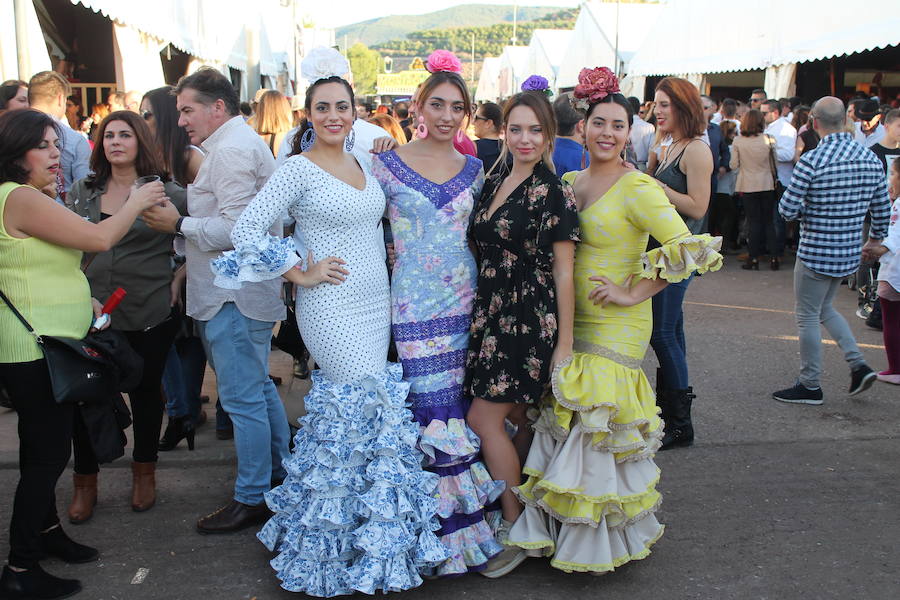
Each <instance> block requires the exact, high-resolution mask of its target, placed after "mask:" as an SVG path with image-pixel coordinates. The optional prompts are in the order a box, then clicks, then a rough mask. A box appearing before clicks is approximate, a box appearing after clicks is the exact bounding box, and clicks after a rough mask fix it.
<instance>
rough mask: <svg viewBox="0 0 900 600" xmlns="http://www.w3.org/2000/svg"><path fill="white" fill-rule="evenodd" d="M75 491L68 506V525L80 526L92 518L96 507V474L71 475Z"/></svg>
mask: <svg viewBox="0 0 900 600" xmlns="http://www.w3.org/2000/svg"><path fill="white" fill-rule="evenodd" d="M72 480H73V481H74V486H75V491H74V494H73V495H72V504H70V505H69V523H72V524H73V525H81V524H82V523H84V522H86V521H88V520H90V518H91V517H93V516H94V507H95V506H96V505H97V473H94V474H93V475H79V474H78V473H73V474H72Z"/></svg>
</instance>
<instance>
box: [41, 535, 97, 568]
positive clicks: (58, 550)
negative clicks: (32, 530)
mask: <svg viewBox="0 0 900 600" xmlns="http://www.w3.org/2000/svg"><path fill="white" fill-rule="evenodd" d="M41 551H42V552H43V553H44V555H46V556H55V557H56V558H58V559H60V560H61V561H63V562H67V563H69V564H80V563H87V562H92V561H95V560H97V559H98V558H99V557H100V553H99V552H98V551H97V549H96V548H91V547H90V546H85V545H84V544H79V543H78V542H76V541H75V540H73V539H72V538H70V537H69V536H67V535H66V532H65V531H63V528H62V526H60V525H57V526H56V527H54V528H52V529H50V530H49V531H43V532H41Z"/></svg>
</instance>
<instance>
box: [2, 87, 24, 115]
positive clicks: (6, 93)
mask: <svg viewBox="0 0 900 600" xmlns="http://www.w3.org/2000/svg"><path fill="white" fill-rule="evenodd" d="M20 87H22V86H20V85H19V84H18V83H11V84H8V85H4V86H0V110H5V109H6V103H7V102H9V101H10V100H12V99H13V98H15V97H16V96H17V95H18V94H19V88H20Z"/></svg>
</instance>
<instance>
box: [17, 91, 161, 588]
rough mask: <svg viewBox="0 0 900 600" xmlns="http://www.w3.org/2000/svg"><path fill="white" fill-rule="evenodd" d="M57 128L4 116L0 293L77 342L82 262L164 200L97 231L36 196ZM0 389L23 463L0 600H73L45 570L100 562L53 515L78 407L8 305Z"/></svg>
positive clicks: (85, 291) (83, 308) (67, 582)
mask: <svg viewBox="0 0 900 600" xmlns="http://www.w3.org/2000/svg"><path fill="white" fill-rule="evenodd" d="M61 93H62V92H61ZM58 128H59V125H58V124H57V123H56V122H55V121H54V120H53V119H52V118H51V117H50V116H48V115H46V114H44V113H41V112H38V111H35V110H18V111H11V112H7V113H4V114H3V115H0V290H2V291H3V293H4V294H6V296H7V297H8V298H9V299H10V301H11V302H12V303H13V305H15V306H16V308H17V309H18V310H19V311H20V312H21V313H22V315H23V316H24V317H25V319H27V320H28V321H29V322H30V323H31V325H32V327H34V329H35V331H36V333H38V334H43V335H55V336H65V337H73V338H81V337H84V335H85V334H87V332H88V329H89V327H90V325H91V322H92V316H93V315H98V314H99V312H100V305H99V303H98V302H97V301H96V300H92V299H91V297H90V291H89V288H88V283H87V280H86V279H85V277H84V274H83V273H82V272H81V270H80V268H79V267H80V262H81V255H82V252H102V251H105V250H108V249H109V248H111V247H112V246H113V245H115V244H116V242H118V241H119V240H120V239H121V238H122V236H124V235H125V233H126V232H127V231H128V229H129V227H130V226H131V224H132V223H133V222H134V220H135V218H137V216H138V215H139V214H140V213H141V212H142V211H143V210H146V209H147V208H149V207H150V206H152V205H153V204H155V203H158V202H161V201H163V200H164V199H165V192H164V190H163V186H162V184H161V183H157V184H155V185H152V186H151V185H147V186H144V187H142V188H140V191H139V193H134V194H131V197H130V198H129V200H128V202H126V203H125V206H123V208H122V210H120V211H119V212H118V213H117V214H116V215H114V216H112V217H110V218H109V219H106V220H105V221H103V222H102V223H98V224H94V223H89V222H87V221H85V220H84V219H82V218H81V217H79V216H78V215H76V214H75V213H73V212H71V211H69V210H67V209H66V208H65V207H64V206H61V205H60V204H57V203H56V202H55V201H54V200H53V199H51V198H49V197H47V196H46V195H44V194H42V193H41V192H39V191H38V190H40V189H42V188H44V187H46V186H48V185H50V184H53V182H54V181H56V176H57V171H58V170H59V160H60V152H59V129H58ZM92 303H93V310H92ZM0 385H2V386H3V387H5V388H6V390H7V392H8V393H9V397H10V399H11V400H12V403H13V406H14V407H15V409H16V412H17V413H18V418H19V426H18V428H19V457H20V465H19V469H20V479H19V483H18V485H17V487H16V492H15V499H14V501H13V513H12V522H11V524H10V533H9V544H10V552H9V564H8V565H7V566H5V567H4V568H3V573H2V575H0V597H4V598H5V597H10V598H18V597H22V598H31V597H39V598H60V597H65V596H69V595H71V594H73V593H76V592H77V591H79V590H80V589H81V583H80V582H79V581H77V580H74V579H61V578H58V577H54V576H52V575H50V574H48V573H47V572H45V571H44V570H43V569H42V568H41V566H40V562H39V561H40V560H41V559H42V558H43V557H45V556H54V557H57V558H60V559H62V560H64V561H66V562H88V561H91V560H95V559H96V558H97V557H98V556H99V554H98V552H97V550H95V549H94V548H90V547H88V546H84V545H82V544H78V543H76V542H74V541H72V540H71V539H69V537H68V536H66V534H65V533H64V532H63V530H62V528H61V527H60V526H59V517H58V516H57V514H56V497H55V493H54V489H55V488H56V482H57V480H58V479H59V476H60V474H61V473H62V471H63V469H65V466H66V463H67V462H68V460H69V454H70V451H71V447H72V423H73V405H70V404H67V405H63V404H56V403H55V402H54V400H53V393H52V390H51V388H50V377H49V373H48V371H47V364H46V362H45V361H44V359H43V355H42V354H41V350H40V348H39V347H38V345H37V342H36V341H35V339H34V337H33V336H31V335H30V334H29V333H28V332H27V331H26V330H25V327H24V326H23V325H22V323H21V322H19V320H18V319H16V317H15V316H14V315H13V314H12V312H11V311H10V309H9V308H8V307H7V306H6V304H5V303H0Z"/></svg>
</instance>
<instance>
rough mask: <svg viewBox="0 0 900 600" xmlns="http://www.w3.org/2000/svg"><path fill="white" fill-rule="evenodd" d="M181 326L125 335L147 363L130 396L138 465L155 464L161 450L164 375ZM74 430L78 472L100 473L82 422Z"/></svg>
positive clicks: (164, 325) (167, 323) (168, 325)
mask: <svg viewBox="0 0 900 600" xmlns="http://www.w3.org/2000/svg"><path fill="white" fill-rule="evenodd" d="M177 329H178V323H177V321H176V320H175V319H166V320H165V321H163V322H162V323H160V324H159V325H157V326H156V327H152V328H151V329H148V330H146V331H126V332H124V333H125V336H126V337H127V338H128V343H129V344H130V345H131V347H132V348H133V349H134V351H135V352H137V353H138V354H139V355H140V356H141V358H143V359H144V373H143V375H142V376H141V382H140V384H138V386H137V388H136V389H134V390H132V391H130V392H128V399H129V400H130V402H131V418H132V432H133V433H132V435H133V437H134V440H133V443H134V452H133V454H132V458H133V460H134V462H137V463H155V462H156V460H157V452H158V448H159V431H160V429H161V427H162V417H163V410H164V408H165V400H164V399H163V396H162V373H163V368H164V367H165V364H166V357H167V356H168V354H169V348H170V347H171V346H172V341H173V340H174V339H175V332H176V331H177ZM77 421H79V423H78V424H76V427H75V434H74V437H75V472H76V473H77V474H79V475H92V474H94V473H97V472H98V471H99V470H100V467H99V465H98V464H97V459H96V458H95V457H94V451H93V449H92V448H91V443H90V440H89V439H88V437H87V432H86V430H85V429H84V427H83V425H82V424H80V419H78V420H77Z"/></svg>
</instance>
